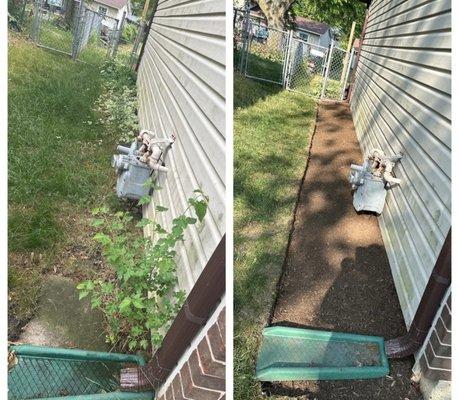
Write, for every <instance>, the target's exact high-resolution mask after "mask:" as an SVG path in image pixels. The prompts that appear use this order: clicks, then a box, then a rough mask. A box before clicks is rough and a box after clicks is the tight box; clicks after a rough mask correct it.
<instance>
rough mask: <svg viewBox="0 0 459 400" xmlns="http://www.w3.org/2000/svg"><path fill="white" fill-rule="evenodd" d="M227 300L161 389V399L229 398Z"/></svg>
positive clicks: (207, 399) (215, 312)
mask: <svg viewBox="0 0 459 400" xmlns="http://www.w3.org/2000/svg"><path fill="white" fill-rule="evenodd" d="M225 353H226V346H225V300H224V299H223V300H222V302H221V303H220V305H219V306H218V307H217V308H216V310H215V311H214V313H213V315H212V316H211V317H210V319H209V321H208V322H207V324H206V325H205V326H204V327H203V329H202V330H201V332H200V333H199V334H198V335H197V336H196V338H195V340H194V341H193V343H191V345H190V347H189V348H188V350H187V351H186V353H185V354H184V355H183V356H182V358H181V360H180V361H179V363H178V364H177V366H176V367H175V368H174V370H173V371H172V372H171V374H170V375H169V377H168V379H167V380H166V382H164V384H163V385H162V386H161V387H160V388H159V389H158V391H157V393H156V398H157V399H159V400H179V399H190V400H192V399H196V400H222V399H224V398H225V382H226V381H225V368H226V355H225Z"/></svg>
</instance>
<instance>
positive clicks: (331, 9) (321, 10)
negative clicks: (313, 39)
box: [291, 0, 366, 40]
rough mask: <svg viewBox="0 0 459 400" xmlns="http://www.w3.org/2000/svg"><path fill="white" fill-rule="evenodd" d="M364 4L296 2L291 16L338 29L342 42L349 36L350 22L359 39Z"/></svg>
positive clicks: (331, 0)
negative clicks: (354, 24)
mask: <svg viewBox="0 0 459 400" xmlns="http://www.w3.org/2000/svg"><path fill="white" fill-rule="evenodd" d="M365 8H366V6H365V4H364V3H362V2H361V1H359V0H296V1H295V2H294V4H293V5H292V7H291V11H292V14H293V15H297V16H302V17H305V18H310V19H313V20H315V21H319V22H325V23H327V24H328V25H330V26H331V27H334V28H338V29H339V31H340V32H341V36H342V39H343V40H346V39H347V37H348V36H349V33H350V30H351V26H352V22H353V21H355V22H356V28H355V36H356V37H359V36H360V33H361V32H362V28H363V23H364V20H365Z"/></svg>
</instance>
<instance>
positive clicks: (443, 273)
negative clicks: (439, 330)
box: [385, 228, 451, 358]
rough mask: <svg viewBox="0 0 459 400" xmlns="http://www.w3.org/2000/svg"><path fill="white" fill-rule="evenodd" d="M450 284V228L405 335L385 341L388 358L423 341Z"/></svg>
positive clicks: (401, 355) (407, 353)
mask: <svg viewBox="0 0 459 400" xmlns="http://www.w3.org/2000/svg"><path fill="white" fill-rule="evenodd" d="M450 285H451V228H450V230H449V232H448V235H447V236H446V239H445V243H444V244H443V247H442V249H441V251H440V255H439V256H438V259H437V262H436V263H435V266H434V269H433V271H432V274H431V275H430V278H429V282H428V283H427V286H426V288H425V290H424V294H423V295H422V298H421V302H420V303H419V306H418V309H417V310H416V314H415V316H414V319H413V322H412V323H411V326H410V329H409V331H408V333H407V334H406V335H405V336H401V337H398V338H395V339H391V340H388V341H386V343H385V348H386V354H387V357H389V358H404V357H408V356H410V355H412V354H414V353H415V352H416V351H417V350H419V348H420V347H421V346H422V344H423V343H424V341H425V339H426V337H427V334H428V333H429V330H430V327H431V326H432V323H433V320H434V318H435V315H436V314H437V311H438V307H440V305H441V302H442V300H443V298H444V296H445V294H446V291H447V290H448V288H449V286H450Z"/></svg>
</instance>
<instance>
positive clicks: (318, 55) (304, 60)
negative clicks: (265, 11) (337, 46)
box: [285, 38, 328, 98]
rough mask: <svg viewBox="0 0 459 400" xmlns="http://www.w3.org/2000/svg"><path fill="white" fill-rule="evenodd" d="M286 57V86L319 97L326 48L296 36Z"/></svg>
mask: <svg viewBox="0 0 459 400" xmlns="http://www.w3.org/2000/svg"><path fill="white" fill-rule="evenodd" d="M288 58H289V59H288V63H287V65H288V71H287V77H286V85H285V86H286V88H287V89H289V90H292V91H296V92H300V93H304V94H307V95H309V96H311V97H316V98H318V97H320V96H321V93H322V86H323V83H324V77H325V71H326V65H327V58H328V49H327V48H325V47H321V46H318V45H315V44H310V43H307V42H305V41H304V40H301V39H298V38H292V39H291V42H290V47H289V53H288Z"/></svg>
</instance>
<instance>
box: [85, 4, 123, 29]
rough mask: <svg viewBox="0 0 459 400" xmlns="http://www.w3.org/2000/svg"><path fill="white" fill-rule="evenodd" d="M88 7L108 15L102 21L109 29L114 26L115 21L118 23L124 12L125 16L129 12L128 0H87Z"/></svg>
mask: <svg viewBox="0 0 459 400" xmlns="http://www.w3.org/2000/svg"><path fill="white" fill-rule="evenodd" d="M89 8H91V10H94V11H97V12H98V13H99V14H102V15H105V16H107V17H109V18H105V19H104V21H103V22H102V23H103V25H105V26H107V27H108V28H110V29H113V28H114V27H115V23H116V24H117V25H119V24H120V22H121V19H122V18H123V13H124V12H126V16H128V15H130V14H131V3H130V2H129V0H92V1H90V2H89ZM115 20H116V21H115Z"/></svg>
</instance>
